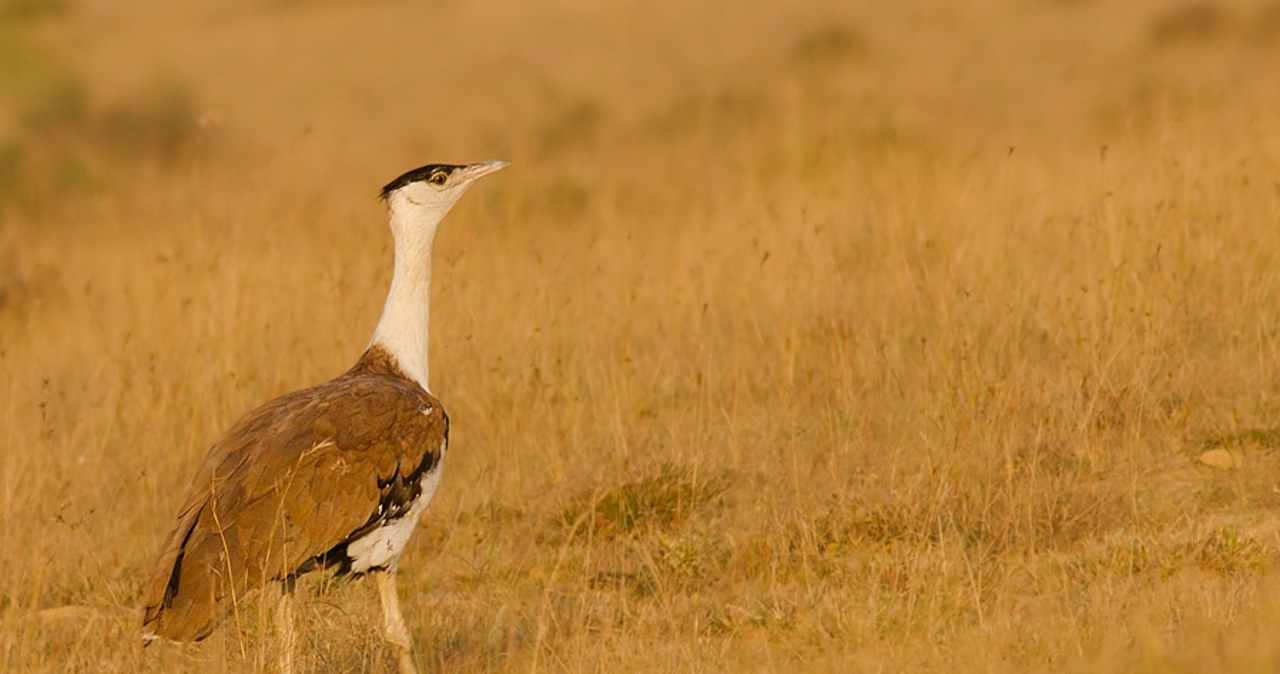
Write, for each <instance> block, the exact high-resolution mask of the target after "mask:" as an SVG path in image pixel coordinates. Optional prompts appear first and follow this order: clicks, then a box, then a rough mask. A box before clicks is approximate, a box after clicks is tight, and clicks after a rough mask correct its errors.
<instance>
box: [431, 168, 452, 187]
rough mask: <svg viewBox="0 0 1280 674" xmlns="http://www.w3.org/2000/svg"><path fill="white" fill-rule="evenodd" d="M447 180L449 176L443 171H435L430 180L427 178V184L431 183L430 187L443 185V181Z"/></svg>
mask: <svg viewBox="0 0 1280 674" xmlns="http://www.w3.org/2000/svg"><path fill="white" fill-rule="evenodd" d="M448 179H449V174H447V173H445V172H444V171H436V172H435V173H432V174H431V177H430V178H427V182H429V183H431V184H432V185H443V184H444V181H446V180H448Z"/></svg>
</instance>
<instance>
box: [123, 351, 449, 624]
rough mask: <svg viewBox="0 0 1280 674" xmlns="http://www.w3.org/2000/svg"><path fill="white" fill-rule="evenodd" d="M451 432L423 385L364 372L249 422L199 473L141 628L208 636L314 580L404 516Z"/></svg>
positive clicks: (147, 599)
mask: <svg viewBox="0 0 1280 674" xmlns="http://www.w3.org/2000/svg"><path fill="white" fill-rule="evenodd" d="M447 433H448V418H447V416H446V415H445V413H444V409H443V408H442V407H441V405H440V403H439V402H438V401H437V400H435V399H434V398H432V397H431V395H430V394H428V393H427V392H426V391H424V390H422V388H421V387H419V386H418V385H416V384H414V383H412V382H410V381H408V380H406V379H403V378H400V377H397V376H394V375H384V374H370V373H362V372H360V371H359V369H356V370H353V371H352V372H350V373H348V374H347V375H344V376H342V377H339V378H338V379H335V380H333V381H330V382H328V383H326V384H322V385H320V386H317V387H314V388H310V389H306V390H303V391H298V392H295V393H291V394H288V395H285V396H283V397H281V398H277V399H276V400H273V401H271V402H269V403H267V404H266V405H263V406H262V407H259V408H258V409H256V410H254V411H253V412H250V413H249V414H248V415H246V416H245V417H244V418H243V419H241V420H240V421H239V422H238V423H237V424H236V425H235V426H234V427H233V428H232V429H231V430H230V431H229V432H228V433H227V434H226V435H225V436H223V438H222V439H221V440H219V441H218V443H217V444H216V445H214V447H213V448H212V450H210V453H209V456H208V457H207V458H206V460H205V463H204V465H203V466H202V468H201V469H200V471H199V472H198V473H197V476H196V479H195V481H194V482H193V484H192V486H191V489H190V491H189V493H188V495H187V497H186V499H185V500H184V503H183V506H182V509H181V510H180V511H179V513H178V518H177V519H178V522H177V526H176V527H175V529H174V530H173V532H172V533H171V534H170V536H169V539H168V541H167V542H166V543H165V546H164V550H163V552H162V553H161V555H160V559H159V560H158V561H157V563H156V567H155V569H154V571H152V574H151V577H150V580H149V581H148V583H147V586H146V588H145V592H144V596H143V627H144V629H145V630H146V631H147V632H150V633H153V634H155V635H157V636H161V637H165V638H168V639H172V640H175V641H188V640H199V639H202V638H204V637H205V636H208V634H209V633H210V632H211V631H212V630H213V625H214V621H215V620H216V619H217V618H218V617H219V616H220V615H221V614H222V612H223V610H224V609H225V608H227V606H228V602H232V603H234V602H236V601H239V600H240V598H242V597H243V596H244V595H245V594H246V593H247V592H249V591H251V590H253V589H254V588H257V587H260V586H262V585H263V584H265V583H266V582H268V581H271V580H276V579H284V578H288V577H290V576H292V575H294V574H295V573H300V572H305V571H306V570H309V569H310V568H312V567H314V566H315V562H316V560H319V559H322V558H323V556H324V555H325V553H327V552H329V551H330V550H331V549H332V548H333V547H334V546H335V545H337V544H339V543H340V542H342V541H344V540H345V539H347V538H348V537H349V536H350V535H351V534H352V533H353V532H355V531H358V530H360V529H361V528H362V527H365V526H368V525H370V524H371V523H372V522H374V521H376V519H377V517H378V516H379V514H380V513H382V512H384V511H386V510H387V509H388V508H392V507H397V504H396V503H394V501H395V500H396V499H398V498H403V497H404V495H405V494H404V492H405V489H406V487H405V485H411V486H414V487H416V484H417V480H418V477H420V476H421V475H422V473H423V472H425V471H427V470H432V469H434V468H435V467H436V465H437V464H438V463H439V461H440V459H441V448H442V446H443V444H444V442H445V439H446V438H447Z"/></svg>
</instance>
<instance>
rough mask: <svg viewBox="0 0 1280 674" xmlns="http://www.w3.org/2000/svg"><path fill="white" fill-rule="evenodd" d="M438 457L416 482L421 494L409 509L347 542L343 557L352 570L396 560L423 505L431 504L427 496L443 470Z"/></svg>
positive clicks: (357, 571) (434, 487) (392, 562)
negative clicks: (399, 516) (348, 562)
mask: <svg viewBox="0 0 1280 674" xmlns="http://www.w3.org/2000/svg"><path fill="white" fill-rule="evenodd" d="M440 458H441V461H440V463H439V464H437V465H436V466H435V467H434V468H433V469H432V470H429V471H427V472H426V474H425V475H423V476H422V480H421V482H420V483H419V484H421V485H422V493H420V494H419V495H418V498H417V499H416V500H415V501H414V502H413V505H412V506H409V512H407V513H405V515H404V516H403V517H401V518H399V519H397V520H393V521H391V522H387V523H386V524H384V525H382V526H380V527H378V528H377V529H374V530H373V531H370V532H369V533H367V534H365V535H364V536H363V537H361V538H359V539H357V540H355V541H353V542H352V543H350V544H348V545H347V557H348V558H350V559H351V571H352V572H353V573H365V572H367V571H369V570H370V569H380V568H388V567H390V566H392V565H394V564H395V563H396V560H398V559H400V553H402V552H404V546H405V544H406V543H408V542H409V537H410V536H411V535H413V530H414V529H415V528H417V526H418V520H420V519H422V513H424V512H426V510H427V506H428V505H430V504H431V497H433V496H435V494H436V488H438V487H439V486H440V474H441V473H443V472H444V460H443V459H444V456H443V455H442V456H441V457H440Z"/></svg>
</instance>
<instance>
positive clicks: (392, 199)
mask: <svg viewBox="0 0 1280 674" xmlns="http://www.w3.org/2000/svg"><path fill="white" fill-rule="evenodd" d="M509 165H510V163H509V162H505V161H501V160H491V161H482V162H478V163H475V164H465V165H461V166H459V165H457V164H428V165H426V166H421V167H419V168H416V169H413V170H412V171H407V172H405V173H403V174H401V175H400V176H398V177H397V178H396V179H395V180H392V181H391V182H389V183H387V184H386V186H385V187H383V188H382V200H383V201H385V202H387V206H388V207H389V208H390V209H391V213H392V220H393V221H395V220H397V219H398V218H397V216H403V218H404V219H406V220H410V221H417V222H420V223H422V224H426V225H427V226H429V227H434V226H435V225H437V224H439V222H440V220H442V219H444V216H445V215H446V214H447V213H448V212H449V209H450V208H453V205H454V204H455V203H457V201H458V198H459V197H461V196H462V194H463V193H464V192H466V191H467V188H468V187H470V186H471V184H472V183H474V182H475V181H476V180H477V179H478V178H481V177H483V176H487V175H489V174H490V173H493V172H495V171H500V170H502V169H504V168H506V167H507V166H509ZM428 223H429V224H428Z"/></svg>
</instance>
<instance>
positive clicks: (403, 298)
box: [369, 197, 448, 390]
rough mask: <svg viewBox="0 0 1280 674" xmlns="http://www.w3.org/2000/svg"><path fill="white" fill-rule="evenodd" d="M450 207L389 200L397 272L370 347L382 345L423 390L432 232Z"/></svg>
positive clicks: (425, 371)
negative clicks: (425, 205)
mask: <svg viewBox="0 0 1280 674" xmlns="http://www.w3.org/2000/svg"><path fill="white" fill-rule="evenodd" d="M447 212H448V208H445V209H443V210H442V211H438V210H436V209H424V208H418V207H415V206H414V205H413V204H412V203H409V202H406V201H405V200H403V199H399V198H395V197H393V198H392V200H391V232H392V234H393V235H394V237H395V256H396V258H395V271H394V272H393V273H392V276H391V290H390V292H388V293H387V303H386V305H385V306H383V308H382V318H380V319H379V320H378V327H377V328H376V329H375V330H374V331H373V339H371V340H369V346H373V345H375V344H378V345H381V346H382V347H383V348H384V349H386V350H387V352H388V353H390V354H391V356H392V357H393V358H395V360H396V363H397V364H398V365H399V366H400V369H401V370H403V371H404V373H405V374H406V375H408V376H409V378H410V379H413V380H414V381H415V382H417V383H418V385H419V386H421V387H422V388H424V389H427V390H430V387H429V386H428V385H427V375H428V372H429V370H428V367H427V330H428V327H429V324H430V318H431V316H430V313H431V312H430V310H431V248H432V246H433V245H434V242H435V235H436V228H437V226H438V225H439V224H440V221H441V220H442V219H443V218H444V215H445V213H447Z"/></svg>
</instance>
